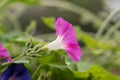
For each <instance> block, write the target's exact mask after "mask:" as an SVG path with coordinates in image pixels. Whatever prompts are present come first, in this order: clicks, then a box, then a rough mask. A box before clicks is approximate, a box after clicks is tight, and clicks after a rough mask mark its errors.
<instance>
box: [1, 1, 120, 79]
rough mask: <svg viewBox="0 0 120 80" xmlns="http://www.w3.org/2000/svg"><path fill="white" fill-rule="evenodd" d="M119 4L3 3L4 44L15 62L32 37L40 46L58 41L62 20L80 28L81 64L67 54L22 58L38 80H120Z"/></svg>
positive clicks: (102, 2) (57, 53)
mask: <svg viewBox="0 0 120 80" xmlns="http://www.w3.org/2000/svg"><path fill="white" fill-rule="evenodd" d="M119 5H120V0H0V42H2V43H3V44H4V46H5V47H7V48H8V49H9V51H10V53H11V56H12V57H13V58H15V57H16V56H18V55H20V54H21V53H22V52H23V50H24V48H25V43H26V42H27V41H29V40H30V38H31V36H32V37H33V38H34V42H36V43H38V42H51V41H53V40H54V39H55V38H56V37H55V21H56V18H58V17H63V18H65V19H66V20H67V21H69V22H70V23H72V24H73V25H74V27H75V29H76V33H77V38H78V40H79V43H80V46H81V48H82V51H83V57H82V60H81V61H80V62H79V63H74V62H72V61H71V60H70V59H69V58H68V56H67V55H66V53H65V52H64V51H62V50H59V51H53V52H51V54H50V55H48V56H44V57H40V58H33V57H27V58H26V57H25V58H22V59H23V60H28V61H29V64H27V63H25V64H26V67H27V68H28V69H29V71H30V73H31V75H32V78H33V80H120V77H119V75H120V58H119V57H120V7H119ZM23 62H24V61H23ZM35 69H36V71H35ZM2 71H3V70H2V69H1V72H2Z"/></svg>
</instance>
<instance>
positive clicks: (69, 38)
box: [47, 17, 82, 62]
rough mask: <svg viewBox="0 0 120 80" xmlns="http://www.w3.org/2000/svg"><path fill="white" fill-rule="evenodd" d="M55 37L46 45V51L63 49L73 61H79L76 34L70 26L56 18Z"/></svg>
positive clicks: (79, 50) (79, 55)
mask: <svg viewBox="0 0 120 80" xmlns="http://www.w3.org/2000/svg"><path fill="white" fill-rule="evenodd" d="M56 35H57V38H56V40H54V41H53V42H51V43H49V44H48V45H47V47H48V49H49V50H57V49H64V50H65V51H66V52H67V54H68V55H69V56H70V57H71V58H72V59H73V60H74V61H76V62H78V61H80V59H81V56H82V51H81V49H80V46H79V44H78V41H77V37H76V32H75V30H74V28H73V26H72V24H70V23H69V22H67V21H66V20H64V19H63V18H61V17H60V18H58V19H57V21H56Z"/></svg>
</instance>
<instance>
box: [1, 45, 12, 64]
mask: <svg viewBox="0 0 120 80" xmlns="http://www.w3.org/2000/svg"><path fill="white" fill-rule="evenodd" d="M0 57H2V58H6V59H7V60H8V61H9V62H13V60H12V59H11V57H10V54H9V52H8V50H7V49H6V48H3V46H2V44H0Z"/></svg>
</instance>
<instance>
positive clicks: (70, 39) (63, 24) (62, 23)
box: [56, 17, 78, 44]
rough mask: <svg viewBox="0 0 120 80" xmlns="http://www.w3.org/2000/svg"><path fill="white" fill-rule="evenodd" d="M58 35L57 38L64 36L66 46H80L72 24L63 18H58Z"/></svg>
mask: <svg viewBox="0 0 120 80" xmlns="http://www.w3.org/2000/svg"><path fill="white" fill-rule="evenodd" d="M56 34H57V36H62V37H63V40H64V42H65V43H66V44H69V43H74V44H76V43H77V44H78V42H77V38H76V32H75V29H74V28H73V26H72V24H70V23H69V22H67V21H66V20H64V19H63V18H61V17H60V18H58V19H57V21H56Z"/></svg>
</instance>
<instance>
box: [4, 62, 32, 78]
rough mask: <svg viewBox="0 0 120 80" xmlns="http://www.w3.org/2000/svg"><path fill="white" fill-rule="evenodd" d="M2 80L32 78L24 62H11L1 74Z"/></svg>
mask: <svg viewBox="0 0 120 80" xmlns="http://www.w3.org/2000/svg"><path fill="white" fill-rule="evenodd" d="M2 80H32V79H31V76H30V73H29V71H28V70H27V68H26V67H25V66H24V64H22V63H20V64H16V63H12V64H11V65H9V67H8V68H7V70H6V71H5V72H3V74H2Z"/></svg>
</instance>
